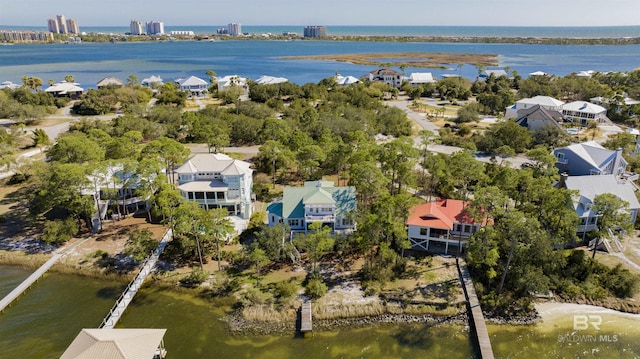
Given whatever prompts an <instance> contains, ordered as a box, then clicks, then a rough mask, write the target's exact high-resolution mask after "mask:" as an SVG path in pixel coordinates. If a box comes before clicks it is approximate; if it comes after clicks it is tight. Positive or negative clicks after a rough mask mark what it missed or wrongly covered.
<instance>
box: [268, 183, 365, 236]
mask: <svg viewBox="0 0 640 359" xmlns="http://www.w3.org/2000/svg"><path fill="white" fill-rule="evenodd" d="M355 210H356V189H355V187H335V186H334V184H333V182H331V181H308V182H305V183H304V186H303V187H289V186H286V187H285V188H284V191H283V194H282V199H281V200H279V201H276V202H273V203H271V204H270V205H269V206H268V207H267V217H268V219H269V227H272V226H274V225H276V224H278V223H283V222H284V223H287V224H288V225H289V227H291V231H292V232H304V231H306V230H307V229H308V227H309V225H310V224H311V223H313V222H322V223H323V224H324V225H326V226H330V227H331V228H332V229H333V231H334V232H350V231H353V230H354V229H355V227H356V225H355V222H354V221H353V214H355Z"/></svg>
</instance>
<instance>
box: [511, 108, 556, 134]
mask: <svg viewBox="0 0 640 359" xmlns="http://www.w3.org/2000/svg"><path fill="white" fill-rule="evenodd" d="M562 117H563V116H562V114H561V113H560V112H558V111H554V110H549V109H547V108H545V107H542V106H540V105H534V106H533V107H530V108H526V109H522V110H518V118H517V119H516V123H517V124H519V125H520V126H524V127H528V123H527V122H528V120H529V119H536V120H547V121H548V122H549V124H550V125H552V126H556V127H558V128H560V129H562V128H563V127H562V125H560V123H559V122H560V121H561V120H562Z"/></svg>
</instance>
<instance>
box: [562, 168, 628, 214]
mask: <svg viewBox="0 0 640 359" xmlns="http://www.w3.org/2000/svg"><path fill="white" fill-rule="evenodd" d="M564 183H565V187H566V188H567V189H570V190H577V191H578V192H579V193H580V196H582V197H583V198H582V201H583V202H584V201H585V200H588V201H590V202H592V203H593V200H594V199H595V197H596V196H597V195H599V194H603V193H611V194H614V195H616V197H618V198H620V199H621V200H623V201H627V202H628V203H629V208H630V209H638V208H640V203H639V202H638V199H637V198H636V195H635V192H634V188H633V185H631V184H630V183H628V182H627V181H624V180H618V179H617V178H616V177H615V176H614V175H600V176H569V177H567V178H566V179H565V181H564ZM580 205H581V202H576V203H574V206H575V208H576V209H579V206H580ZM578 214H579V215H580V214H581V213H578Z"/></svg>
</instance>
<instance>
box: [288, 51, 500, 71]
mask: <svg viewBox="0 0 640 359" xmlns="http://www.w3.org/2000/svg"><path fill="white" fill-rule="evenodd" d="M282 59H285V60H329V61H339V62H349V63H352V64H356V65H368V66H386V67H401V66H402V67H404V66H406V67H420V68H439V69H447V68H449V66H445V64H469V65H474V66H498V64H499V63H498V55H496V54H468V53H459V54H457V53H429V52H391V53H388V52H386V53H371V54H329V55H305V56H285V57H282Z"/></svg>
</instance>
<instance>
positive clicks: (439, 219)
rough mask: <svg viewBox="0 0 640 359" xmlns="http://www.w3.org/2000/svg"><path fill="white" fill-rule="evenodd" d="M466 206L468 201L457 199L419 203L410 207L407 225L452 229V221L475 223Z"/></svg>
mask: <svg viewBox="0 0 640 359" xmlns="http://www.w3.org/2000/svg"><path fill="white" fill-rule="evenodd" d="M463 205H464V206H463ZM468 207H469V202H467V203H464V202H463V201H460V200H457V199H438V200H436V201H433V202H429V203H425V204H421V205H418V206H415V207H413V208H411V211H410V212H409V218H408V219H407V225H409V226H418V227H430V228H439V229H453V224H454V223H465V224H473V223H476V222H475V221H474V220H473V218H471V217H470V216H469V214H468V213H467V211H466V208H468ZM463 208H464V209H463Z"/></svg>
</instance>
